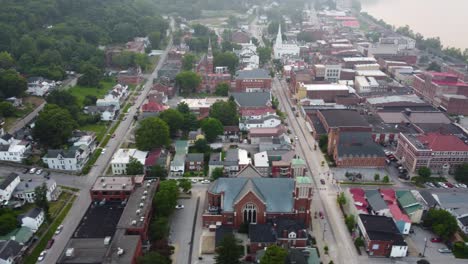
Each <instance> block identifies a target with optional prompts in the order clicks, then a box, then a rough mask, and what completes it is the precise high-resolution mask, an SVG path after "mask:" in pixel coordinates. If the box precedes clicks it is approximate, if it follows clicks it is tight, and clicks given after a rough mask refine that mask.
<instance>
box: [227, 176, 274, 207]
mask: <svg viewBox="0 0 468 264" xmlns="http://www.w3.org/2000/svg"><path fill="white" fill-rule="evenodd" d="M249 193H253V194H254V195H255V196H256V197H257V198H258V199H259V200H260V201H261V202H262V203H264V204H266V201H265V197H264V196H263V194H262V192H261V191H260V190H259V189H258V187H257V186H256V185H255V184H254V183H253V182H252V179H247V181H246V182H245V184H244V186H242V189H241V191H240V192H239V193H238V194H237V196H236V198H234V204H237V203H239V202H240V200H242V198H244V197H245V196H246V195H247V194H249Z"/></svg>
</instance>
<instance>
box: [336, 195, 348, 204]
mask: <svg viewBox="0 0 468 264" xmlns="http://www.w3.org/2000/svg"><path fill="white" fill-rule="evenodd" d="M336 201H337V202H338V204H339V205H340V206H343V205H345V204H346V196H345V195H344V192H341V193H340V194H339V195H338V197H337V198H336Z"/></svg>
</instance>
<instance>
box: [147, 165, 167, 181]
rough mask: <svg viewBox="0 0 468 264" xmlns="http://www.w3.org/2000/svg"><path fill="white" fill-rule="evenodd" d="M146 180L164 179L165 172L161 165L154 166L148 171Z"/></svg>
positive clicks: (165, 176)
mask: <svg viewBox="0 0 468 264" xmlns="http://www.w3.org/2000/svg"><path fill="white" fill-rule="evenodd" d="M147 177H148V178H160V179H162V180H163V179H166V178H167V170H166V169H165V168H164V167H163V166H161V165H154V166H152V167H151V168H150V169H149V171H148V175H147Z"/></svg>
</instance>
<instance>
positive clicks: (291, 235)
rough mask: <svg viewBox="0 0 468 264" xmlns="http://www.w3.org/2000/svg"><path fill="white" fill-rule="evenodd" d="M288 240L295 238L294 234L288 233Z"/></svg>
mask: <svg viewBox="0 0 468 264" xmlns="http://www.w3.org/2000/svg"><path fill="white" fill-rule="evenodd" d="M288 238H296V233H294V232H291V233H289V235H288Z"/></svg>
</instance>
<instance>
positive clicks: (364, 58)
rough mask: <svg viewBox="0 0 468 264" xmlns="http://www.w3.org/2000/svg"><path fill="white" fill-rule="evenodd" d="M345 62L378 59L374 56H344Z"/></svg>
mask: <svg viewBox="0 0 468 264" xmlns="http://www.w3.org/2000/svg"><path fill="white" fill-rule="evenodd" d="M343 61H344V62H359V61H375V62H377V60H376V59H375V58H374V57H346V58H343Z"/></svg>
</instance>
